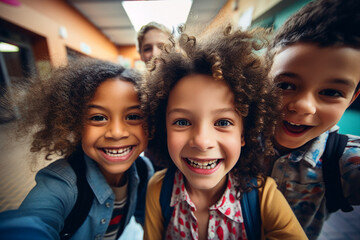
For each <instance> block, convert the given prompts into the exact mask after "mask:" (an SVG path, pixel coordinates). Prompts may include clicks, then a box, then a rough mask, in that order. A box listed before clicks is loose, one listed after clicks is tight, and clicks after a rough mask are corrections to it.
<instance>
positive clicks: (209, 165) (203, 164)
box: [186, 158, 218, 169]
mask: <svg viewBox="0 0 360 240" xmlns="http://www.w3.org/2000/svg"><path fill="white" fill-rule="evenodd" d="M186 160H187V162H188V163H189V164H190V166H192V167H194V168H200V169H213V168H215V167H216V165H217V163H218V159H215V160H212V161H208V162H197V161H195V160H193V159H190V158H186Z"/></svg>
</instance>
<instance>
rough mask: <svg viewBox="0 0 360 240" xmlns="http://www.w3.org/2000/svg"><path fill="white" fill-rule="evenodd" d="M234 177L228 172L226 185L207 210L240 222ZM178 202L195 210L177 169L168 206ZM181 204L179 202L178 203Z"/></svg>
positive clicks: (239, 205)
mask: <svg viewBox="0 0 360 240" xmlns="http://www.w3.org/2000/svg"><path fill="white" fill-rule="evenodd" d="M234 183H235V179H234V177H233V175H232V173H231V172H230V173H229V174H228V181H227V187H226V189H225V191H224V193H223V195H222V196H221V198H220V199H219V201H218V202H217V203H215V204H214V205H212V206H210V207H209V210H217V211H219V212H220V213H221V214H223V215H224V216H226V217H227V218H229V219H231V220H232V221H235V222H238V223H242V222H243V221H244V220H243V216H242V213H241V204H240V200H238V199H236V192H237V191H236V189H235V185H234ZM180 202H186V203H187V204H188V205H189V206H190V208H191V210H192V211H196V206H195V204H194V203H193V202H192V201H191V199H190V197H189V194H188V192H187V191H186V188H185V185H184V176H183V174H182V173H181V172H180V171H179V170H177V171H176V173H175V177H174V187H173V191H172V196H171V201H170V206H171V207H174V206H175V205H177V204H179V203H180ZM180 206H181V204H180Z"/></svg>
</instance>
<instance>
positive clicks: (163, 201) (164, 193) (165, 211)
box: [159, 165, 177, 231]
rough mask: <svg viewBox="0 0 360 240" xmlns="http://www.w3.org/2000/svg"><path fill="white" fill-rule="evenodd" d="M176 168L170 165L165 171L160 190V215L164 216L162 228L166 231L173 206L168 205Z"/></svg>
mask: <svg viewBox="0 0 360 240" xmlns="http://www.w3.org/2000/svg"><path fill="white" fill-rule="evenodd" d="M176 170H177V168H176V166H175V165H171V166H170V167H169V168H168V170H167V171H166V173H165V177H164V180H163V183H162V186H161V191H160V199H159V201H160V206H161V211H162V215H163V218H164V229H165V231H166V229H167V226H168V224H169V221H170V219H171V215H172V212H173V211H174V207H170V201H171V194H172V191H173V187H174V176H175V172H176Z"/></svg>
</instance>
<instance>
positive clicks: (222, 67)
mask: <svg viewBox="0 0 360 240" xmlns="http://www.w3.org/2000/svg"><path fill="white" fill-rule="evenodd" d="M261 33H262V31H260V30H252V31H247V32H246V31H240V30H237V31H233V32H232V28H231V27H227V28H226V29H223V31H222V32H214V33H212V34H211V35H207V36H206V38H203V39H202V38H198V39H197V38H195V37H193V36H188V35H187V34H186V33H184V32H182V34H181V35H180V37H179V40H177V41H176V42H175V40H173V44H172V45H167V46H166V47H165V49H164V51H163V52H162V54H161V55H160V56H159V57H158V58H157V59H153V61H152V69H150V72H149V75H148V77H147V79H146V81H144V84H143V86H142V88H141V89H142V91H143V93H142V100H143V102H144V103H146V104H145V114H147V115H148V116H147V119H148V128H149V134H150V138H151V139H150V141H149V144H148V149H147V151H148V153H149V156H151V157H152V158H153V159H152V160H153V161H155V162H156V163H157V164H159V165H162V166H164V167H167V166H169V165H170V164H171V158H170V156H169V153H168V149H167V137H166V124H165V123H166V107H167V102H168V98H169V93H170V91H171V89H172V88H173V87H174V86H175V85H176V83H177V82H178V81H180V80H181V79H182V78H184V77H185V76H188V75H190V74H205V75H209V76H212V77H213V79H214V80H215V81H224V82H226V83H227V85H228V86H229V88H230V90H231V91H232V92H233V94H234V106H235V108H236V111H237V112H238V113H239V114H240V115H241V116H242V118H243V123H244V132H245V133H244V134H245V142H246V144H245V146H244V147H243V148H242V150H241V156H240V159H239V161H238V162H237V164H236V165H235V167H234V169H233V170H232V171H233V172H234V173H235V174H234V175H235V177H236V178H237V181H238V183H239V186H238V190H239V191H248V190H249V187H247V184H248V182H249V180H250V179H251V178H252V177H255V176H261V175H262V172H263V160H264V158H265V156H268V155H271V154H273V147H272V143H271V137H272V135H273V132H274V126H275V124H276V120H277V116H278V113H279V106H278V103H279V100H278V97H277V92H276V89H275V87H273V85H272V84H271V83H270V81H269V79H268V71H269V68H268V65H267V64H266V63H265V62H264V61H263V59H262V58H261V57H260V56H259V55H258V53H257V51H258V50H260V48H261V47H263V46H264V43H266V42H265V41H264V39H263V38H262V36H263V34H261ZM150 67H151V66H150Z"/></svg>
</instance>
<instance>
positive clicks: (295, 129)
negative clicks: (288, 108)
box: [283, 120, 312, 136]
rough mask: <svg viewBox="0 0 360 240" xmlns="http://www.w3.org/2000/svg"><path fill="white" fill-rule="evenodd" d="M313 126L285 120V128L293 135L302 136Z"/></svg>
mask: <svg viewBox="0 0 360 240" xmlns="http://www.w3.org/2000/svg"><path fill="white" fill-rule="evenodd" d="M311 128H312V126H308V125H301V124H296V123H293V122H289V121H286V120H285V121H283V129H284V130H285V132H286V133H288V134H290V135H293V136H300V135H303V134H304V133H305V132H307V131H308V130H309V129H311Z"/></svg>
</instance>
